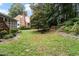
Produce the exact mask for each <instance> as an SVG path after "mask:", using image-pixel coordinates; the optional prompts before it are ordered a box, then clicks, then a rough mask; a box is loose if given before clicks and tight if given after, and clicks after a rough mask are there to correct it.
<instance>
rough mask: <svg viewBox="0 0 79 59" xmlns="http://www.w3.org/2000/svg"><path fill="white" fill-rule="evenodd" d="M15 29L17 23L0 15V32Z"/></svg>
mask: <svg viewBox="0 0 79 59" xmlns="http://www.w3.org/2000/svg"><path fill="white" fill-rule="evenodd" d="M16 28H17V21H16V20H15V19H13V18H11V17H9V16H7V15H5V14H2V13H0V31H2V30H7V31H9V30H11V29H16Z"/></svg>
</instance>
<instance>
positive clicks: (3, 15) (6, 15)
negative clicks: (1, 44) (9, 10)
mask: <svg viewBox="0 0 79 59" xmlns="http://www.w3.org/2000/svg"><path fill="white" fill-rule="evenodd" d="M0 15H2V16H4V17H7V18H10V19H12V20H15V19H13V18H11V17H10V16H8V15H5V14H3V13H1V12H0ZM15 21H16V20H15Z"/></svg>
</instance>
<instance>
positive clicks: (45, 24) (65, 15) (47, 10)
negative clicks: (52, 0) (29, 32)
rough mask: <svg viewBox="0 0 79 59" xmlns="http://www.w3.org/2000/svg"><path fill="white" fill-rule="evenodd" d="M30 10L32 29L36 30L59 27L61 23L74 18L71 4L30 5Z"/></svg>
mask: <svg viewBox="0 0 79 59" xmlns="http://www.w3.org/2000/svg"><path fill="white" fill-rule="evenodd" d="M31 8H32V10H33V15H32V17H31V23H32V27H35V28H37V29H39V28H41V29H46V28H51V26H60V24H62V23H63V22H65V21H67V20H69V19H70V18H73V17H75V10H74V9H73V4H63V3H62V4H32V5H31ZM70 22H71V21H70Z"/></svg>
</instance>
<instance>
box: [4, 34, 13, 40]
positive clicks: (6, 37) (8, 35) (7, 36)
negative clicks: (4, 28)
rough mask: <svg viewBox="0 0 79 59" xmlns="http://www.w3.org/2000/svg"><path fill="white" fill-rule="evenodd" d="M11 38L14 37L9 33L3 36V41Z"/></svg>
mask: <svg viewBox="0 0 79 59" xmlns="http://www.w3.org/2000/svg"><path fill="white" fill-rule="evenodd" d="M13 37H14V35H13V34H12V33H10V34H7V35H5V36H4V37H3V39H9V38H13Z"/></svg>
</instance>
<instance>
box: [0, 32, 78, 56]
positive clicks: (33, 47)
mask: <svg viewBox="0 0 79 59" xmlns="http://www.w3.org/2000/svg"><path fill="white" fill-rule="evenodd" d="M0 55H7V56H28V55H29V56H46V55H47V56H51V55H53V56H61V55H65V56H66V55H70V56H71V55H73V56H75V55H79V40H78V39H77V40H76V39H74V38H73V39H72V38H69V37H62V36H60V35H59V34H58V33H54V32H49V33H45V34H41V33H38V32H32V31H26V30H22V32H21V34H20V38H19V39H18V40H12V41H8V42H7V43H4V44H0Z"/></svg>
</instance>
